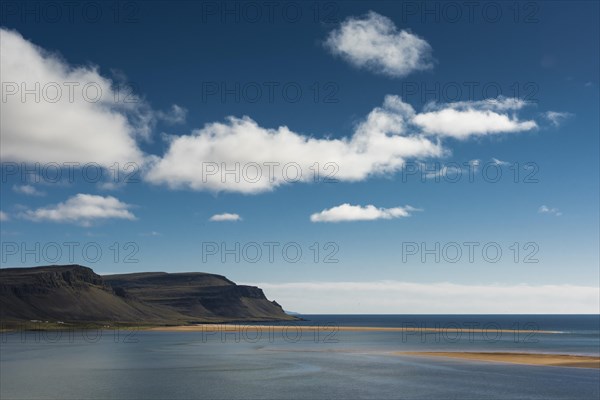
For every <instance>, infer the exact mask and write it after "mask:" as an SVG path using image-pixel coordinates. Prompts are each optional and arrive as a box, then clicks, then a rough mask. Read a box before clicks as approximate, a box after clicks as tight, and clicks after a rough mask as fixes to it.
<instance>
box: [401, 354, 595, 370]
mask: <svg viewBox="0 0 600 400" xmlns="http://www.w3.org/2000/svg"><path fill="white" fill-rule="evenodd" d="M394 354H396V355H400V356H402V355H406V356H420V357H446V358H458V359H462V360H473V361H489V362H500V363H510V364H521V365H542V366H550V367H574V368H600V357H592V356H575V355H568V354H536V353H470V352H397V353H394Z"/></svg>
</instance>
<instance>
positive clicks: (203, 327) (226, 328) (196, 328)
mask: <svg viewBox="0 0 600 400" xmlns="http://www.w3.org/2000/svg"><path fill="white" fill-rule="evenodd" d="M263 329H264V330H269V331H271V332H279V331H287V330H300V331H328V332H333V331H339V332H414V333H417V332H441V333H444V332H461V333H463V332H464V333H483V332H485V333H488V332H502V333H532V332H534V333H541V334H550V335H551V334H560V333H563V332H561V331H543V330H538V331H534V330H527V329H492V328H488V329H482V328H455V327H446V328H426V327H418V326H414V327H413V326H410V327H372V326H338V325H291V324H289V325H258V324H243V323H242V324H197V325H178V326H158V327H150V328H148V329H145V330H148V331H155V332H205V331H214V330H220V331H222V332H235V331H240V330H244V331H252V330H263Z"/></svg>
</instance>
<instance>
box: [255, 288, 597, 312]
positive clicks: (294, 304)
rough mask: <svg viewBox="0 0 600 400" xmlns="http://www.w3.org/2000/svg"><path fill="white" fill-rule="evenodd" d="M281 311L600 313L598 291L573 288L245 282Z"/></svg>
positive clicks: (595, 289)
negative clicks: (280, 307)
mask: <svg viewBox="0 0 600 400" xmlns="http://www.w3.org/2000/svg"><path fill="white" fill-rule="evenodd" d="M249 284H251V285H255V286H258V287H260V288H262V289H263V290H264V291H265V294H266V295H267V297H269V298H274V299H277V302H279V303H280V304H282V305H283V306H284V307H285V308H286V309H289V310H295V311H298V312H302V313H307V314H311V313H320V314H514V313H515V311H517V312H518V313H520V314H579V313H581V314H583V313H593V314H598V313H599V312H600V305H599V303H598V296H599V295H600V292H599V291H600V289H599V288H598V287H593V286H574V285H529V284H516V285H466V284H454V283H412V282H401V281H377V282H296V283H263V282H260V283H249Z"/></svg>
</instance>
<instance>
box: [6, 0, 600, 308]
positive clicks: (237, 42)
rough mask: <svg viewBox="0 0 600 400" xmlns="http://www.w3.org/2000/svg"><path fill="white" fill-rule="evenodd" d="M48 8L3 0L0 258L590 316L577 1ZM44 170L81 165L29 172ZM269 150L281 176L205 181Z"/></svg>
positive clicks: (587, 24) (592, 262)
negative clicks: (55, 173)
mask: <svg viewBox="0 0 600 400" xmlns="http://www.w3.org/2000/svg"><path fill="white" fill-rule="evenodd" d="M15 4H16V3H13V4H12V5H11V7H13V6H15ZM36 4H38V3H36ZM56 4H58V5H59V7H61V8H60V15H59V17H56V18H55V19H52V18H51V15H55V14H50V11H52V10H49V9H44V8H43V6H41V5H39V4H38V5H37V6H35V7H37V8H35V7H34V8H33V9H32V10H30V12H29V13H25V12H24V10H23V9H20V8H19V7H18V6H17V8H5V9H3V15H2V21H1V24H2V32H1V37H2V53H3V56H2V85H3V86H2V91H3V94H2V95H3V98H2V109H3V110H2V162H3V164H2V167H3V170H2V172H3V175H2V182H1V184H2V188H1V195H2V202H1V206H0V208H1V210H2V213H3V214H2V222H1V223H2V229H1V231H2V236H1V239H2V243H3V244H2V246H3V247H2V252H3V255H2V262H1V265H2V267H8V266H31V265H35V264H48V263H68V262H69V261H74V262H76V263H80V264H84V265H88V266H90V267H92V268H94V270H95V271H96V272H98V273H124V272H135V271H149V270H155V271H168V272H179V271H205V272H213V273H218V274H223V275H226V276H227V277H228V278H230V279H232V280H234V281H236V282H239V283H250V284H258V285H260V286H262V287H264V288H265V291H266V293H267V295H269V297H271V298H275V299H277V300H278V301H279V302H280V303H282V304H283V305H284V307H286V308H288V309H292V310H296V311H304V312H378V311H381V312H398V313H402V312H403V313H408V312H411V311H414V312H433V313H435V312H555V311H556V310H559V311H561V312H598V308H597V307H598V305H597V301H594V299H595V300H597V298H598V286H599V279H600V276H599V269H598V265H599V258H598V242H599V236H598V234H599V214H598V203H599V198H598V195H599V186H598V182H599V177H598V171H599V165H598V159H599V157H598V149H599V142H598V132H599V121H598V109H599V98H598V94H599V91H598V85H599V76H598V75H599V73H598V71H599V70H600V68H599V67H600V65H599V53H598V52H599V48H600V46H599V37H600V35H599V33H600V32H599V23H598V12H599V8H598V3H596V2H575V3H574V2H568V3H567V2H539V3H536V2H528V3H491V5H490V3H484V4H483V5H481V6H480V7H477V8H475V9H473V10H471V12H472V14H469V10H468V9H466V8H465V6H464V5H462V6H461V5H459V8H458V9H457V10H458V12H460V15H461V17H460V18H457V21H454V20H453V18H454V15H455V14H454V11H456V10H452V9H449V8H447V7H446V6H444V3H443V2H440V3H435V2H434V3H430V7H431V8H429V9H428V10H424V9H422V8H421V7H422V4H421V3H417V2H415V3H410V2H408V3H402V4H406V6H400V5H398V3H394V2H369V3H366V2H354V1H353V2H339V3H338V2H330V3H299V2H296V3H279V6H278V7H277V8H276V9H275V10H271V9H270V8H269V4H270V3H268V2H265V3H262V2H258V3H252V4H254V5H255V6H256V9H254V11H257V10H258V11H257V12H260V15H261V17H260V18H258V20H257V21H254V20H253V18H254V15H255V14H252V12H253V9H250V8H243V6H242V5H241V4H242V3H234V2H227V3H217V2H199V3H192V2H182V3H180V4H177V5H175V3H173V2H170V3H167V2H164V3H163V2H131V3H123V4H119V6H118V8H117V11H119V14H118V18H116V17H115V14H114V13H115V9H114V6H112V5H110V4H112V3H98V4H101V8H100V10H101V11H100V13H101V14H98V15H99V16H98V17H97V18H96V17H90V15H93V14H85V13H84V12H83V10H84V8H81V9H79V8H78V9H75V10H74V11H73V13H72V14H69V13H68V12H67V11H68V10H69V9H68V7H69V6H68V5H67V3H64V4H63V3H60V2H58V3H56ZM84 4H85V3H84ZM455 4H457V3H455ZM486 4H487V5H486ZM515 4H516V5H515ZM413 6H414V8H413ZM82 7H85V5H84V6H82ZM214 7H216V8H214ZM223 7H225V8H223ZM407 7H408V8H407ZM86 10H87V9H86ZM283 10H286V12H284V11H283ZM294 10H296V11H298V10H300V11H298V12H299V13H300V14H294V13H293V12H294ZM498 10H500V11H499V12H500V13H501V14H496V11H498ZM270 11H272V12H273V14H269V12H270ZM86 12H88V13H89V12H91V11H90V10H87V11H86ZM317 12H318V14H315V13H317ZM69 15H71V16H72V17H69ZM316 15H318V16H319V17H318V18H316V17H315V16H316ZM469 15H471V16H469ZM130 17H131V18H130ZM36 18H37V19H38V20H36ZM115 18H116V19H115ZM69 82H76V83H78V86H74V87H75V89H74V92H73V93H74V100H73V101H70V99H69V98H68V86H67V85H68V84H69ZM23 83H25V85H26V86H25V88H29V89H30V94H25V95H24V96H25V97H24V98H23V97H22V95H23V90H22V89H23V86H22V85H21V84H23ZM36 83H38V84H39V89H36V86H35V85H36ZM86 84H88V85H90V84H91V86H92V87H91V90H90V91H89V92H86V95H87V96H88V97H87V99H86V98H84V93H83V91H82V90H80V89H81V88H82V87H85V85H86ZM55 85H58V86H59V87H60V88H61V90H62V92H61V96H59V98H58V99H57V101H54V102H53V101H50V100H52V99H54V97H53V96H54V95H53V94H54V93H58V92H53V90H56V87H55ZM97 87H100V88H101V89H102V96H100V97H99V98H100V100H99V101H97V102H93V101H91V100H90V98H92V99H94V95H95V90H96V88H97ZM32 88H33V92H36V91H37V94H39V95H40V97H41V99H40V100H39V101H37V102H36V99H35V95H36V94H35V93H33V94H32V93H31V89H32ZM44 88H46V89H44ZM131 88H132V89H131ZM44 90H47V91H44ZM90 93H91V94H90ZM117 93H118V95H117ZM90 96H91V97H90ZM115 96H116V97H115ZM49 99H50V100H49ZM115 99H116V100H115ZM126 99H127V100H132V101H131V102H128V101H125V100H126ZM231 117H233V119H230V118H231ZM36 162H38V163H39V165H40V167H39V168H38V170H37V172H38V173H39V174H40V175H41V178H39V179H38V180H37V181H36V179H35V178H34V177H33V175H31V174H30V176H26V177H23V174H24V171H25V170H26V168H25V167H24V165H28V166H29V167H27V168H29V170H31V169H32V168H34V169H35V166H34V167H32V164H33V165H35V163H36ZM67 162H79V163H80V165H83V164H85V163H96V164H93V165H94V166H95V165H100V166H102V167H101V169H98V168H88V169H87V170H82V169H81V168H75V169H74V172H73V174H74V177H75V179H74V181H73V182H68V179H66V177H68V173H67V172H66V171H65V170H63V171H62V177H63V178H65V179H63V180H62V181H61V182H51V181H52V176H51V175H52V166H51V165H52V163H58V164H60V165H63V166H64V163H67ZM128 162H133V163H135V164H131V165H130V167H129V169H124V168H125V165H126V164H127V163H128ZM269 162H279V163H280V165H285V164H287V163H291V164H293V165H292V167H293V168H295V166H296V165H298V166H300V168H301V169H302V172H303V177H304V178H303V179H302V180H301V181H300V182H296V181H297V180H296V179H294V177H293V171H294V169H293V168H292V169H291V170H287V174H286V173H284V172H282V170H281V169H280V168H279V166H278V167H275V168H276V169H275V170H274V171H275V174H276V175H277V180H276V182H269V181H267V180H260V181H259V182H251V179H244V177H243V176H241V177H240V179H239V182H236V180H235V177H234V176H233V175H231V174H230V175H226V176H225V178H224V180H223V179H219V178H218V177H219V175H220V172H221V169H222V168H221V166H222V165H223V164H221V163H226V164H227V165H228V166H229V168H233V167H234V166H235V163H239V164H240V168H245V167H248V168H250V169H251V168H254V167H253V166H254V165H255V164H254V163H257V164H258V165H260V166H261V168H262V170H261V172H262V177H264V176H266V170H265V167H264V163H269ZM115 163H118V165H119V167H120V169H121V172H120V175H119V177H120V178H119V179H117V180H116V182H115V180H114V179H111V177H112V176H113V175H111V174H113V173H114V172H115V170H116V169H115V167H114V165H115ZM315 163H318V165H319V167H318V168H319V169H320V171H321V174H327V173H333V174H334V176H335V178H336V179H337V182H324V181H323V179H321V180H320V181H319V182H316V183H315V182H312V176H311V174H312V173H313V172H314V169H310V167H311V166H314V165H315ZM326 163H331V165H330V167H331V169H327V170H324V168H325V164H326ZM214 165H216V166H217V168H218V171H217V173H216V174H213V175H210V174H209V175H206V179H202V171H203V170H204V171H205V173H209V171H211V170H210V168H213V167H214ZM444 166H446V167H447V168H449V169H443V168H444ZM456 166H460V173H461V174H462V175H461V176H460V177H458V178H456ZM207 168H209V169H208V170H207ZM134 170H135V174H134V176H135V178H136V179H135V180H136V182H123V181H124V179H123V177H124V176H127V174H128V172H131V171H134ZM98 171H101V173H102V176H103V179H101V180H100V181H95V179H94V178H93V177H94V175H95V174H96V173H97V172H98ZM290 171H292V172H290ZM498 171H501V173H502V176H501V177H498V178H495V176H496V173H497V172H498ZM515 171H518V176H517V175H515ZM436 172H438V175H440V178H439V181H436V178H435V176H434V175H435V174H436ZM469 172H471V173H472V177H469ZM86 174H87V177H88V179H84V176H85V175H86ZM26 175H27V174H26ZM284 175H285V177H286V178H288V180H290V181H291V182H286V180H285V179H282V177H284ZM290 176H291V178H290ZM321 177H322V176H321ZM495 180H497V181H496V182H494V181H495ZM224 214H231V215H224ZM219 215H220V217H219ZM215 216H217V217H215ZM211 218H212V219H213V220H211ZM215 219H216V220H217V221H215ZM223 219H225V221H222V220H223ZM231 219H234V220H231ZM235 219H237V220H235ZM466 242H467V243H468V242H476V245H474V246H475V247H474V255H473V260H472V261H471V260H469V257H468V251H469V247H468V246H467V245H465V244H464V243H466ZM65 243H75V244H72V245H65ZM115 243H116V247H115ZM264 243H275V244H274V246H275V247H274V249H275V250H274V253H273V254H274V256H273V257H274V259H273V260H272V262H271V260H269V256H268V252H269V247H268V246H267V245H265V244H264ZM315 243H316V245H315ZM436 243H437V246H439V248H436ZM515 243H516V248H519V252H518V254H517V253H516V248H515ZM255 244H257V245H258V247H259V248H260V249H261V251H262V254H261V255H260V256H259V255H257V254H256V253H255V250H256V245H255ZM215 245H216V246H217V248H216V250H215V247H214V246H215ZM415 245H416V246H417V247H416V249H415V247H414V246H415ZM486 245H487V246H486ZM36 246H38V247H37V248H36ZM68 246H74V247H73V248H74V250H73V257H72V260H70V259H69V258H71V257H69V250H68V249H69V247H68ZM236 246H239V248H236ZM315 246H316V247H315ZM490 246H491V250H490V253H486V254H485V255H484V254H483V253H482V248H484V247H485V248H486V249H487V248H490ZM57 247H58V248H59V249H60V251H61V253H62V255H61V257H58V259H57V260H56V262H55V258H56V257H54V255H55V254H56V253H55V250H56V248H57ZM84 247H85V248H86V249H88V250H89V252H90V253H89V254H88V255H89V257H86V255H85V254H84V252H83V251H82V249H83V248H84ZM284 247H285V248H286V249H287V250H289V251H290V253H285V254H284V253H282V249H283V248H284ZM457 247H458V248H459V249H460V251H461V252H462V256H461V257H458V256H457V258H458V259H457V260H455V255H456V254H457V253H454V251H456V248H457ZM116 248H118V249H119V252H118V254H117V252H116ZM316 248H318V249H319V251H318V254H317V253H316ZM425 248H427V249H434V253H437V255H438V256H439V257H440V261H439V262H436V261H435V254H429V255H427V254H424V249H425ZM498 248H499V249H500V250H501V251H502V256H501V257H499V259H498V260H497V261H495V262H492V261H490V260H491V259H494V256H493V255H492V256H490V254H492V253H494V251H495V249H498ZM27 249H33V250H32V251H31V252H27ZM97 249H101V251H102V256H101V257H95V256H94V254H95V250H97ZM224 249H234V251H233V253H236V254H233V253H226V252H224ZM236 249H237V250H236ZM297 249H300V250H301V251H302V256H301V257H299V259H298V261H296V262H292V261H294V258H295V256H294V254H295V253H294V252H295V251H296V250H297ZM435 249H439V250H435ZM132 253H135V254H134V255H132V256H131V258H127V255H130V254H132ZM224 253H226V254H224ZM90 254H91V255H90ZM290 254H291V255H290ZM235 256H238V257H239V259H240V262H235ZM36 257H37V258H38V260H36ZM223 257H224V258H225V261H224V262H223ZM315 257H316V259H315ZM528 257H529V258H528ZM96 258H97V260H96ZM254 259H256V262H251V261H253V260H254ZM136 260H137V262H126V261H136ZM336 260H337V262H326V261H336ZM535 260H537V262H531V261H535ZM48 261H50V262H48ZM453 261H456V262H453ZM526 261H527V262H526ZM336 285H337V286H336ZM377 285H384V287H383V288H382V287H380V286H377ZM407 285H413V286H407ZM415 285H416V286H415ZM443 285H451V286H450V287H451V288H452V289H448V287H447V286H443ZM452 285H454V286H452ZM411 290H415V291H416V292H417V293H419V292H422V293H426V294H424V295H423V296H422V297H423V298H422V299H421V300H420V301H416V302H415V303H414V304H413V302H414V300H410V301H408V300H407V298H406V297H407V296H409V294H407V293H411V292H410V291H411ZM388 291H389V292H388ZM481 293H489V296H483V297H484V299H482V297H481ZM461 296H463V297H461ZM413 297H414V296H413ZM465 299H467V300H465ZM590 300H591V301H590ZM479 301H481V305H472V304H474V303H477V302H479ZM594 303H596V304H594ZM407 304H410V306H408V305H407Z"/></svg>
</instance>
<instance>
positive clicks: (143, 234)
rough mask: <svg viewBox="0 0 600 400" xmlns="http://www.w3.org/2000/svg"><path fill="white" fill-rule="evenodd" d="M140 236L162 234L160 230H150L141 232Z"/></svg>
mask: <svg viewBox="0 0 600 400" xmlns="http://www.w3.org/2000/svg"><path fill="white" fill-rule="evenodd" d="M140 236H154V237H156V236H162V235H161V234H160V232H156V231H150V232H143V233H140Z"/></svg>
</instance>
